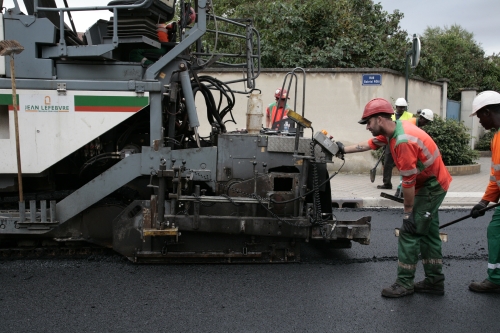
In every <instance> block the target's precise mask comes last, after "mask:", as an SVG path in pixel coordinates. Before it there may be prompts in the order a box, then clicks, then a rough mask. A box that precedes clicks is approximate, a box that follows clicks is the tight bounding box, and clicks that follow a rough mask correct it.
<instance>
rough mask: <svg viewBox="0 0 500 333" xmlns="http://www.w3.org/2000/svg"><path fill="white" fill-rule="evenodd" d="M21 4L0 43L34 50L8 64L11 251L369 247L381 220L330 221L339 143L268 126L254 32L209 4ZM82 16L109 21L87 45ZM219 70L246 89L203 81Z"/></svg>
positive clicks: (4, 185)
mask: <svg viewBox="0 0 500 333" xmlns="http://www.w3.org/2000/svg"><path fill="white" fill-rule="evenodd" d="M69 2H70V3H71V1H69ZM81 3H82V2H80V4H81ZM24 4H25V8H26V12H23V11H22V10H21V8H20V7H19V3H18V1H17V0H14V8H8V9H5V11H4V13H3V17H2V19H1V20H0V23H1V27H2V28H3V29H1V31H2V33H3V36H0V37H2V40H3V41H16V42H17V43H19V44H20V45H22V47H23V48H24V50H23V51H22V52H21V53H19V54H15V55H13V57H14V58H13V59H12V62H13V63H15V65H14V67H12V68H15V72H14V71H13V70H11V69H10V68H9V61H10V60H11V59H10V58H9V57H8V56H6V57H4V58H5V59H4V60H2V61H0V75H1V77H0V156H1V157H0V248H7V249H16V248H20V247H28V248H44V247H46V248H51V247H69V246H81V245H83V244H92V245H97V246H100V247H106V248H112V249H113V250H115V251H117V252H118V253H120V254H122V255H123V256H125V257H127V258H128V259H130V260H132V261H134V262H144V263H170V262H296V261H299V260H300V244H301V243H303V242H309V243H314V242H316V243H318V244H326V245H328V246H332V247H350V246H351V241H356V242H359V243H361V244H368V243H369V240H370V217H364V218H361V219H358V220H355V221H339V220H337V219H336V217H335V214H334V209H332V195H331V188H330V180H331V178H332V176H329V175H328V172H327V167H326V166H327V163H333V162H332V160H333V156H334V155H335V154H336V153H337V151H338V147H337V145H336V143H335V142H334V141H333V140H331V138H329V137H328V135H325V133H321V132H317V133H313V131H312V126H311V123H310V122H309V121H308V120H307V119H306V118H305V117H304V116H305V115H304V109H303V110H302V115H300V114H299V113H295V112H291V113H290V115H289V118H290V119H291V121H295V122H296V123H297V126H296V128H294V131H293V132H292V131H288V132H280V131H272V130H268V129H265V128H262V121H261V119H262V105H261V104H259V98H258V96H256V95H258V94H257V93H256V91H257V90H255V89H256V87H255V81H256V78H257V77H258V75H259V72H260V40H259V34H258V32H257V30H256V29H255V28H254V27H253V26H252V22H251V20H231V19H228V18H227V17H225V16H224V15H221V16H216V15H215V13H214V5H213V4H212V1H211V0H197V1H193V2H191V3H188V2H186V1H179V0H131V1H127V0H114V1H110V2H109V3H108V4H107V5H105V6H100V7H69V6H68V5H67V1H65V4H66V5H65V6H64V7H62V6H61V7H58V6H57V4H56V2H55V0H38V1H37V0H25V1H24ZM176 7H177V8H176ZM79 11H108V12H109V13H110V19H109V20H97V22H95V23H94V24H93V25H91V26H90V27H89V28H88V30H86V32H85V33H84V34H83V36H82V35H81V34H79V33H78V32H77V31H76V29H75V28H74V25H73V20H72V16H71V13H75V12H79ZM68 20H69V22H70V25H68V24H66V23H65V22H67V21H68ZM223 26H226V27H227V30H226V31H223V30H222V27H223ZM160 32H162V33H163V35H162V36H160ZM208 36H210V37H208ZM160 37H162V38H160ZM224 38H232V39H233V40H234V42H224V41H223V39H224ZM160 40H161V41H160ZM217 43H218V45H217ZM0 44H1V43H0ZM238 45H239V46H238ZM224 47H226V48H227V50H224V49H223V48H224ZM235 50H236V51H235ZM220 67H231V68H233V69H238V70H240V71H241V72H242V73H243V75H242V79H239V80H233V81H229V82H222V81H220V80H219V79H217V78H216V77H213V76H208V75H204V74H203V73H204V72H207V71H209V70H210V69H212V71H213V68H220ZM14 73H15V74H14ZM14 75H15V77H14V79H15V80H12V79H13V77H12V76H14ZM297 77H303V80H304V81H303V82H304V83H303V84H304V91H305V71H303V70H300V69H297V70H294V71H291V72H290V73H288V74H287V75H286V76H285V79H284V81H283V87H285V85H287V87H288V89H289V90H290V88H291V85H292V82H294V80H295V87H297ZM13 82H14V85H13V84H12V83H13ZM234 83H239V84H240V85H241V84H244V85H245V87H246V88H245V91H236V90H235V89H231V88H230V86H231V85H233V84H234ZM14 86H15V88H16V89H13V88H14ZM292 88H293V87H292ZM13 91H15V96H13V94H12V93H13ZM236 93H244V94H247V95H249V99H248V102H249V103H248V108H247V110H243V111H238V109H237V108H236V107H235V105H234V103H235V97H234V96H235V94H236ZM196 96H198V99H196ZM200 100H202V101H203V103H202V104H203V105H204V108H203V109H204V111H203V114H202V112H199V111H198V110H199V109H201V108H198V105H199V104H200ZM254 102H255V103H254ZM252 103H253V104H252ZM259 108H260V109H261V110H258V109H259ZM303 108H304V107H303ZM14 109H18V111H16V110H14ZM205 109H206V110H205ZM250 109H252V110H253V111H255V109H257V111H256V112H253V111H252V112H250V111H248V110H250ZM15 112H17V116H18V122H17V121H15V119H14V118H15V117H14V116H15ZM233 112H247V114H248V115H247V118H248V121H247V128H246V129H245V130H237V131H229V130H228V129H227V123H228V121H229V122H230V121H234V118H233V117H232V113H233ZM255 124H257V125H255ZM16 125H17V126H16ZM201 128H208V131H207V134H206V135H203V134H202V131H201ZM16 133H18V135H19V140H18V141H16ZM17 161H19V162H20V163H17ZM20 198H21V199H20Z"/></svg>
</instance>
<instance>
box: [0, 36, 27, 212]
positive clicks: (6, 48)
mask: <svg viewBox="0 0 500 333" xmlns="http://www.w3.org/2000/svg"><path fill="white" fill-rule="evenodd" d="M23 51H24V47H23V46H22V45H21V44H19V42H17V41H15V40H2V41H0V56H7V55H10V77H11V80H12V106H13V108H14V128H15V133H16V155H17V181H18V184H19V202H24V197H23V178H22V177H21V175H22V172H21V148H20V145H19V122H18V119H17V93H16V75H15V73H14V55H15V54H19V53H21V52H23Z"/></svg>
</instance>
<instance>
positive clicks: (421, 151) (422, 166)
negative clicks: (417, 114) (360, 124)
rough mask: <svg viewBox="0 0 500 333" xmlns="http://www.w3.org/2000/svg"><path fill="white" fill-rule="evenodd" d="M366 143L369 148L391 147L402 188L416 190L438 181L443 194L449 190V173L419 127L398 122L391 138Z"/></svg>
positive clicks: (435, 148) (436, 149)
mask: <svg viewBox="0 0 500 333" xmlns="http://www.w3.org/2000/svg"><path fill="white" fill-rule="evenodd" d="M388 139H389V141H388ZM368 143H369V145H370V147H371V148H372V149H377V148H379V147H381V146H384V145H386V144H390V147H391V154H392V157H393V158H394V164H396V167H397V168H398V170H399V172H400V173H401V176H402V177H403V182H402V186H403V187H413V186H415V190H417V191H418V190H419V189H420V188H421V187H423V186H424V185H425V186H427V185H428V184H430V183H434V184H435V182H437V183H439V186H440V187H441V188H442V189H443V190H444V191H448V188H449V186H450V182H451V176H450V173H449V172H448V169H446V166H445V165H444V163H443V159H442V158H441V153H440V152H439V149H438V147H437V145H436V143H435V142H434V140H432V138H431V137H430V136H429V134H427V133H426V132H425V131H423V130H422V129H421V128H418V127H417V126H414V125H413V124H412V123H411V122H409V121H400V120H397V121H396V128H395V130H394V134H393V136H392V137H391V138H387V137H385V136H383V135H379V136H377V137H375V138H372V139H370V140H368ZM436 185H437V184H436Z"/></svg>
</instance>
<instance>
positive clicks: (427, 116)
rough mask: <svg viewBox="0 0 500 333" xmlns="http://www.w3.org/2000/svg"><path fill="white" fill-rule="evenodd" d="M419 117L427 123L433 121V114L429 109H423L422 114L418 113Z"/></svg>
mask: <svg viewBox="0 0 500 333" xmlns="http://www.w3.org/2000/svg"><path fill="white" fill-rule="evenodd" d="M420 117H424V118H425V119H427V120H428V121H433V120H434V112H432V110H430V109H423V110H422V112H420Z"/></svg>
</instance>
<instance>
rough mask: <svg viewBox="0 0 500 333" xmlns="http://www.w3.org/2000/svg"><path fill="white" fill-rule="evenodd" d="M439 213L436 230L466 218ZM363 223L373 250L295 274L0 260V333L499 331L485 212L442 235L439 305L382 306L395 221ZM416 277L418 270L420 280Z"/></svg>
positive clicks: (384, 216)
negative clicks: (485, 287) (482, 286)
mask: <svg viewBox="0 0 500 333" xmlns="http://www.w3.org/2000/svg"><path fill="white" fill-rule="evenodd" d="M467 213H468V211H465V210H453V211H452V210H447V211H440V219H441V224H444V223H446V222H449V221H451V220H453V219H456V218H458V217H460V216H462V215H465V214H467ZM366 215H371V216H372V217H373V218H372V242H371V244H370V245H368V246H364V245H359V244H357V243H355V244H354V245H353V247H352V248H351V249H342V250H331V249H322V248H312V247H303V251H302V259H303V263H301V264H274V265H273V264H264V265H169V266H167V265H134V264H132V263H130V262H128V261H127V260H125V259H122V258H121V257H119V256H117V255H116V256H114V255H104V256H92V257H89V258H86V259H78V260H76V259H72V260H61V259H55V260H54V259H53V260H40V259H33V260H16V261H0V282H1V288H0V332H454V333H456V332H481V333H487V332H498V331H499V328H498V327H499V326H498V325H499V324H498V323H499V322H498V320H499V318H500V294H496V295H487V294H476V293H472V292H470V291H469V290H468V289H467V286H468V284H469V283H470V282H471V280H483V279H484V278H485V277H486V265H487V250H486V226H487V224H488V222H489V218H490V216H491V213H489V214H486V216H484V217H482V218H479V219H477V220H472V219H468V220H465V221H463V222H460V223H458V224H456V225H453V226H450V227H448V228H446V229H443V231H445V232H446V233H447V234H448V237H449V241H448V243H445V244H443V254H444V256H445V260H444V262H445V267H444V273H445V276H446V282H445V288H446V294H445V295H444V296H436V295H426V294H414V295H411V296H408V297H404V298H400V299H386V298H383V297H381V295H380V291H381V289H382V288H383V287H386V286H388V285H390V284H392V283H393V282H394V281H395V278H396V265H397V263H396V251H397V239H396V238H395V237H394V233H393V230H394V228H395V227H399V226H400V224H401V218H402V217H401V215H402V214H401V210H399V209H398V210H346V211H342V212H338V213H337V217H338V218H339V219H355V218H357V217H360V216H366ZM422 278H423V269H422V266H421V265H420V264H419V267H418V269H417V280H420V279H422Z"/></svg>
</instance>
